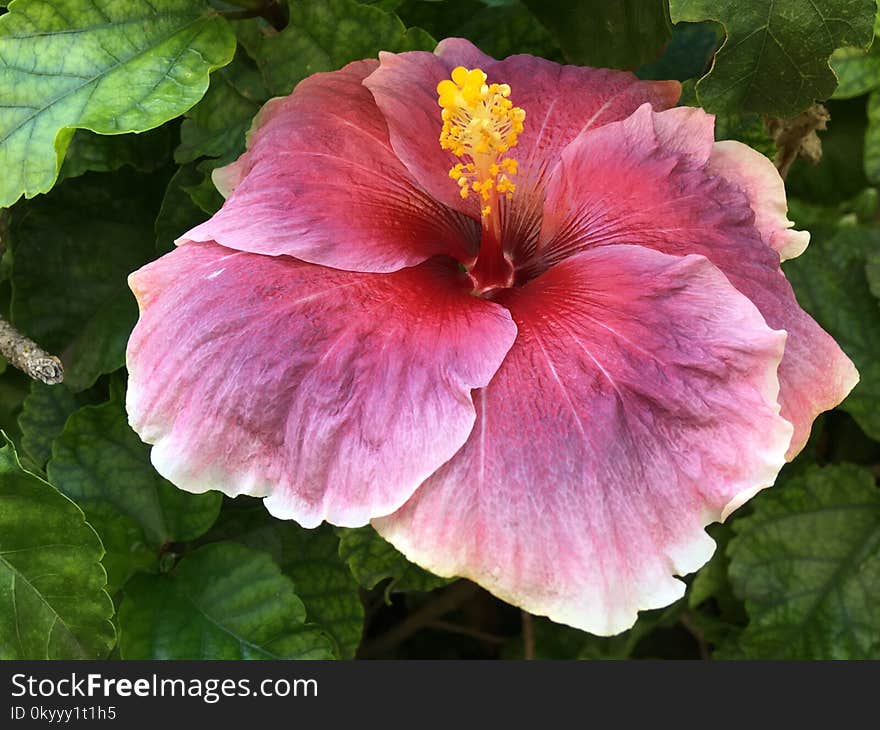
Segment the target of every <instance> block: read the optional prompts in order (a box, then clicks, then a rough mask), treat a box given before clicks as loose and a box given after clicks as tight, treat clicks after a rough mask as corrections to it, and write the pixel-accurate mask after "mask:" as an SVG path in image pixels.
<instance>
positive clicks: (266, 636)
mask: <svg viewBox="0 0 880 730" xmlns="http://www.w3.org/2000/svg"><path fill="white" fill-rule="evenodd" d="M304 618H305V608H304V607H303V604H302V601H301V600H300V599H299V598H298V597H297V595H296V593H295V592H294V587H293V583H292V582H291V581H290V579H289V578H287V577H285V576H284V575H283V574H282V572H281V570H280V569H279V568H278V566H277V565H275V563H273V562H272V560H271V558H269V556H268V555H265V554H264V553H261V552H258V551H256V550H251V549H249V548H246V547H244V546H242V545H239V544H237V543H231V542H230V543H214V544H211V545H206V546H205V547H202V548H199V549H198V550H196V551H194V552H193V553H191V554H189V555H187V556H186V557H184V558H183V559H182V560H181V561H180V563H179V564H178V565H177V566H176V568H175V569H174V572H173V574H170V575H158V576H151V575H141V576H137V577H136V578H134V579H132V581H131V582H129V584H128V585H127V586H126V588H125V597H124V599H123V601H122V605H121V607H120V610H119V627H120V634H121V636H120V648H121V654H122V657H123V658H124V659H332V658H333V654H332V652H331V650H330V644H329V642H328V641H327V638H326V637H325V636H324V635H323V634H322V633H321V632H320V631H319V630H317V629H316V628H314V627H312V626H309V625H308V624H305V623H304Z"/></svg>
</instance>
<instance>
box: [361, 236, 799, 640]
mask: <svg viewBox="0 0 880 730" xmlns="http://www.w3.org/2000/svg"><path fill="white" fill-rule="evenodd" d="M501 301H502V303H503V304H505V306H508V307H510V310H511V312H512V314H513V318H514V320H515V321H516V323H517V326H518V328H519V335H518V337H517V340H516V343H515V344H514V346H513V348H512V349H511V351H510V353H509V354H508V356H507V358H506V359H505V361H504V364H503V365H502V366H501V369H500V370H499V371H498V373H497V375H496V376H495V378H494V379H493V380H492V382H491V383H490V384H489V386H488V387H487V388H486V389H484V390H482V391H479V392H478V393H476V394H475V403H476V407H477V412H478V416H477V425H476V426H475V427H474V432H473V433H472V434H471V437H470V439H468V442H467V443H466V444H465V446H464V447H463V448H462V450H461V451H460V452H459V453H458V454H456V456H455V457H454V458H453V459H452V460H451V461H450V462H449V463H448V464H445V465H444V466H443V467H441V468H440V470H439V471H438V472H437V473H436V474H435V475H434V476H432V477H431V478H430V479H429V480H428V481H427V482H426V483H425V484H424V485H422V486H421V487H420V488H419V490H418V491H417V492H416V493H415V495H414V496H413V498H412V499H411V500H410V501H409V502H407V503H406V505H404V506H403V508H402V509H401V510H399V511H398V512H396V513H395V514H393V515H391V516H389V517H385V518H382V519H378V520H374V523H373V524H374V525H375V527H376V528H377V529H378V530H379V532H380V533H381V534H382V535H383V536H384V537H385V538H386V539H388V540H389V541H391V542H392V543H393V544H394V545H395V546H396V547H397V548H398V549H400V550H401V551H402V552H403V553H404V554H405V555H406V556H407V557H408V558H409V559H410V560H414V561H415V562H417V563H418V564H420V565H422V566H424V567H426V568H428V569H430V570H432V571H434V572H436V573H438V574H440V575H443V576H449V575H461V576H465V577H467V578H470V579H472V580H474V581H476V582H478V583H480V584H481V585H483V586H484V587H485V588H487V589H488V590H490V591H492V592H493V593H495V594H496V595H498V596H499V597H500V598H502V599H504V600H507V601H509V602H511V603H513V604H515V605H518V606H521V607H522V608H524V609H526V610H527V611H530V612H532V613H536V614H541V615H547V616H549V617H550V618H551V619H553V620H554V621H559V622H562V623H567V624H570V625H572V626H575V627H577V628H580V629H584V630H586V631H590V632H592V633H596V634H601V635H610V634H615V633H617V632H620V631H622V630H624V629H626V628H628V627H629V626H631V625H632V624H633V622H634V621H635V620H636V612H637V611H638V610H643V609H650V608H659V607H661V606H665V605H667V604H669V603H671V602H673V601H674V600H676V599H677V598H679V597H680V596H681V595H682V594H683V593H684V584H683V583H682V582H680V581H678V580H676V579H675V578H673V577H672V576H673V574H677V575H684V574H686V573H690V572H692V571H694V570H696V569H697V568H699V567H700V566H701V565H702V564H703V563H705V562H706V561H707V560H708V559H709V557H710V556H711V554H712V552H713V550H714V543H713V541H712V540H711V539H710V538H709V537H708V535H707V534H706V533H705V530H704V529H703V528H704V526H705V525H706V524H708V523H709V522H711V521H715V520H719V519H724V518H725V517H726V516H727V514H728V513H729V512H731V511H732V510H733V509H735V508H736V507H737V506H739V505H740V504H742V502H744V501H745V500H746V499H748V498H749V497H750V496H752V495H753V494H754V493H755V492H757V491H758V490H760V489H762V488H764V487H766V486H769V485H770V484H772V483H773V480H774V479H775V477H776V474H777V472H778V471H779V469H780V468H781V466H782V465H783V463H784V454H785V450H786V447H787V445H788V442H789V439H790V437H791V424H789V423H788V422H787V421H785V420H784V419H783V418H781V417H780V416H779V415H778V412H779V406H778V404H777V402H776V395H777V390H778V382H777V378H776V367H777V365H778V363H779V360H780V358H781V356H782V351H783V345H784V341H785V333H782V332H774V331H772V330H770V329H769V328H768V327H767V326H766V324H765V323H764V320H763V318H762V317H761V315H760V313H759V312H758V311H757V309H756V308H755V307H754V305H752V304H751V302H749V300H748V299H746V297H744V296H742V295H741V294H739V293H738V292H737V291H736V290H735V289H734V288H733V287H732V286H731V285H730V283H729V282H728V281H727V280H726V278H725V277H724V276H723V275H722V274H721V273H720V272H719V271H718V270H717V269H716V268H715V267H713V266H712V265H711V264H710V263H709V262H708V261H707V260H706V259H705V258H703V257H701V256H688V257H685V258H680V257H673V256H667V255H665V254H661V253H658V252H656V251H652V250H650V249H646V248H641V247H638V246H609V247H603V248H599V249H594V250H591V251H587V252H585V253H581V254H579V255H577V256H575V257H572V258H570V259H568V260H566V261H565V262H563V263H561V264H559V265H558V266H557V267H555V268H553V269H551V270H550V271H548V272H547V273H545V274H544V275H542V276H541V277H540V278H538V279H535V280H533V281H531V282H530V283H529V284H527V285H526V286H525V287H523V288H521V289H516V290H512V291H511V292H510V293H509V294H507V298H505V299H502V300H501Z"/></svg>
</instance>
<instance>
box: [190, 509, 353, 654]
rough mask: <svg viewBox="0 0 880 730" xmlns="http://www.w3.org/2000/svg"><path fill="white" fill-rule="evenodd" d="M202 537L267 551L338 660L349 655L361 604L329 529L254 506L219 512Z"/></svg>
mask: <svg viewBox="0 0 880 730" xmlns="http://www.w3.org/2000/svg"><path fill="white" fill-rule="evenodd" d="M206 539H208V540H217V539H226V540H234V541H235V542H240V543H242V544H243V545H247V546H248V547H251V548H253V549H255V550H260V551H262V552H264V553H267V554H269V555H271V556H272V559H273V560H274V561H275V563H276V564H277V565H278V566H279V567H280V568H281V570H282V571H284V574H285V575H287V576H288V577H289V578H291V579H292V580H293V584H294V587H295V589H296V593H297V595H298V596H299V597H300V598H301V599H302V602H303V603H304V604H305V607H306V617H307V618H308V620H309V622H310V623H315V624H318V625H319V626H320V627H321V628H322V629H324V630H325V631H326V632H327V634H328V635H329V636H330V637H331V638H332V639H333V640H334V641H335V643H336V647H337V652H336V654H337V656H338V657H339V658H340V659H352V658H353V657H354V653H355V651H356V650H357V647H358V645H359V644H360V641H361V635H362V633H363V630H364V607H363V604H362V603H361V599H360V596H359V595H358V584H357V581H355V579H354V578H353V577H352V574H351V572H350V571H349V569H348V566H347V565H346V564H345V563H344V562H343V560H342V559H341V558H340V557H339V538H337V537H336V535H335V534H334V532H333V529H332V528H331V527H329V526H328V525H324V526H322V527H319V528H317V529H315V530H306V529H304V528H302V527H300V526H299V525H296V524H294V523H292V522H287V521H283V520H278V519H275V518H274V517H272V516H271V515H269V514H268V513H267V512H266V510H265V509H264V508H263V507H262V506H257V507H253V508H251V507H247V508H237V509H228V510H225V511H224V512H223V514H222V515H221V517H220V521H219V522H218V524H217V525H215V526H214V528H213V529H212V530H211V532H210V533H209V534H208V535H207V536H206Z"/></svg>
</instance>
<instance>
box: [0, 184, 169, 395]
mask: <svg viewBox="0 0 880 730" xmlns="http://www.w3.org/2000/svg"><path fill="white" fill-rule="evenodd" d="M164 180H165V176H164V175H158V176H156V175H150V176H145V175H138V174H137V173H135V172H133V171H131V170H129V169H124V170H120V171H118V172H116V173H114V174H113V175H112V177H111V176H107V175H100V174H96V173H91V174H88V175H84V176H82V177H79V178H76V179H74V180H68V181H66V182H65V183H63V184H62V185H59V186H58V187H57V188H56V189H55V190H53V191H52V192H51V194H49V195H46V196H41V197H40V198H38V199H36V200H32V201H23V202H22V203H20V204H19V205H17V206H15V208H14V209H13V210H12V211H11V212H12V223H11V226H10V237H11V242H12V251H13V254H14V260H13V267H12V284H13V299H12V319H13V321H14V322H15V324H16V325H17V326H18V327H19V328H20V329H21V330H22V331H24V332H27V333H28V335H30V336H31V337H32V338H33V339H34V340H36V341H37V342H38V343H39V344H40V345H42V346H43V347H44V348H46V349H48V350H49V351H51V352H54V353H55V354H58V355H59V356H60V357H61V359H62V361H63V362H64V366H65V384H66V385H67V386H69V387H71V388H72V389H74V390H82V389H84V388H87V387H89V386H90V385H92V384H93V383H94V382H95V380H96V379H97V378H98V376H99V375H101V374H102V373H108V372H112V371H114V370H116V369H117V368H119V367H121V366H122V365H124V364H125V345H126V342H127V341H128V336H129V334H130V332H131V328H132V327H133V326H134V323H135V322H136V321H137V304H136V303H135V300H134V296H133V295H132V294H131V292H130V291H129V289H128V285H127V283H126V278H127V277H128V274H129V273H131V272H132V271H134V270H135V269H137V268H138V267H139V266H141V265H142V264H144V263H146V262H147V261H149V260H151V259H153V258H155V249H154V238H153V235H152V227H153V221H154V220H155V217H156V211H157V210H158V208H159V200H160V196H161V194H162V186H163V184H164Z"/></svg>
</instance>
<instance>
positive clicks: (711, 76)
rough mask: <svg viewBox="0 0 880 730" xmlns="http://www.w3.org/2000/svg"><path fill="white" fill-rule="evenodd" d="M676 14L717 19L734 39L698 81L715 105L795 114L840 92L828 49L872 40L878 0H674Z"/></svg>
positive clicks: (702, 95) (709, 104) (704, 100)
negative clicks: (746, 1)
mask: <svg viewBox="0 0 880 730" xmlns="http://www.w3.org/2000/svg"><path fill="white" fill-rule="evenodd" d="M669 5H670V10H671V13H672V20H673V21H674V22H676V23H678V22H681V21H689V22H698V21H703V20H714V21H717V22H719V23H721V24H722V25H723V26H724V29H725V32H726V34H727V39H726V40H725V42H724V44H723V45H722V46H721V49H720V50H719V51H718V53H717V54H716V55H715V61H714V63H713V65H712V68H711V70H710V71H709V73H708V74H706V75H705V76H704V77H703V78H702V79H700V81H699V83H698V84H697V95H698V97H699V100H700V105H701V106H703V107H705V108H706V109H708V110H709V111H711V112H719V111H729V112H730V111H746V112H758V113H761V114H772V115H774V116H779V117H793V116H795V115H796V114H798V113H799V112H801V111H803V110H804V109H806V108H807V107H808V106H810V104H812V103H813V101H815V100H816V99H827V98H828V97H830V96H831V95H832V94H833V93H834V89H835V87H836V86H837V79H836V78H835V76H834V72H833V71H832V70H831V67H830V66H829V64H828V59H829V56H831V54H832V53H833V52H834V50H835V49H837V48H841V47H843V46H857V47H859V48H865V47H867V45H868V44H869V43H870V42H871V38H872V37H873V25H874V18H875V15H876V12H877V7H876V4H875V2H874V0H811V1H810V2H803V0H775V2H750V3H742V2H739V1H738V0H670V3H669Z"/></svg>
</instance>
